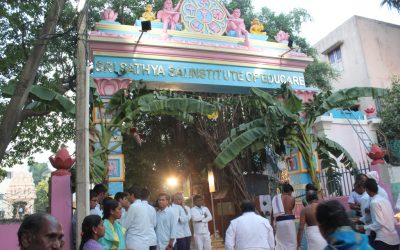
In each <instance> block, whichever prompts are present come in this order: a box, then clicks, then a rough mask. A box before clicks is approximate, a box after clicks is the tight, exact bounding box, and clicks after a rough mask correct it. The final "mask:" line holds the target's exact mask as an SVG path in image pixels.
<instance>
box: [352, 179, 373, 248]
mask: <svg viewBox="0 0 400 250" xmlns="http://www.w3.org/2000/svg"><path fill="white" fill-rule="evenodd" d="M354 191H355V192H357V194H359V195H360V197H361V198H360V211H361V217H360V218H359V221H360V222H362V223H363V224H364V225H368V224H371V223H372V220H371V214H370V212H369V202H370V200H371V197H369V195H368V193H367V192H366V191H365V181H359V182H356V183H355V184H354ZM367 210H368V211H367ZM365 234H366V235H368V238H370V234H371V231H370V230H365ZM372 241H373V240H372ZM372 241H371V240H370V243H372Z"/></svg>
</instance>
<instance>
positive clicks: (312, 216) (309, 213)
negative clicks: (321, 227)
mask: <svg viewBox="0 0 400 250" xmlns="http://www.w3.org/2000/svg"><path fill="white" fill-rule="evenodd" d="M317 206H318V201H313V202H312V203H311V204H308V206H307V207H305V208H304V215H305V221H306V223H307V226H317V225H318V221H317V216H316V214H317Z"/></svg>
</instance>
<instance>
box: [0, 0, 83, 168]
mask: <svg viewBox="0 0 400 250" xmlns="http://www.w3.org/2000/svg"><path fill="white" fill-rule="evenodd" d="M50 6H51V2H48V1H29V0H28V1H4V2H2V3H0V10H1V12H2V15H0V16H1V17H0V23H1V25H0V26H1V29H2V36H1V37H0V39H1V40H0V41H1V43H0V44H1V45H0V54H1V60H0V87H1V88H2V90H1V92H2V93H1V95H2V96H3V98H8V97H10V88H11V86H12V84H14V85H15V84H16V83H17V82H18V81H20V80H21V73H22V70H23V67H24V65H25V64H26V62H27V60H28V58H29V55H30V54H31V53H32V52H31V51H32V48H33V47H34V45H35V44H36V43H37V42H36V41H37V39H38V38H42V39H43V38H44V39H46V40H48V41H50V42H49V46H48V47H47V50H46V52H45V54H44V56H43V60H42V62H41V63H40V66H39V68H38V71H37V72H36V77H35V78H34V81H33V86H34V88H35V89H37V90H38V89H40V90H41V91H40V92H36V94H39V95H40V93H44V92H43V91H45V92H47V94H49V93H51V94H52V95H53V98H52V100H48V101H50V103H49V102H47V103H46V102H41V101H43V100H38V98H36V97H37V95H36V96H29V97H28V99H27V101H26V102H25V104H24V105H23V106H24V107H23V110H22V116H21V119H20V120H19V123H18V125H17V127H16V128H11V129H12V130H13V133H12V137H11V143H10V144H9V146H8V149H7V151H6V155H5V161H4V162H2V165H4V166H12V165H14V164H15V163H17V162H19V161H20V160H21V159H23V158H25V157H27V156H29V155H31V154H33V153H35V152H40V151H42V150H44V149H48V150H55V149H57V148H58V147H59V146H60V144H61V143H62V142H65V140H70V139H72V138H73V136H74V134H73V133H74V131H73V129H71V127H72V128H73V126H74V121H73V120H72V119H70V118H69V117H68V116H67V115H63V114H61V113H60V109H58V108H56V109H54V106H53V107H52V105H53V104H54V103H51V102H53V101H56V102H58V104H56V107H57V106H58V107H62V106H65V105H69V110H70V111H71V110H73V109H74V108H73V106H71V105H70V103H71V102H70V100H71V95H69V96H67V95H65V94H66V93H68V90H69V89H70V88H73V79H74V65H73V61H74V60H73V58H74V46H75V42H74V41H76V39H75V38H74V32H73V27H74V26H73V25H74V22H73V20H74V19H75V10H74V8H73V6H72V5H71V3H69V2H68V3H67V4H65V7H64V8H63V11H62V14H61V18H60V20H59V22H58V24H57V28H56V30H55V32H54V33H52V34H44V35H43V36H41V35H40V32H41V29H42V25H43V20H44V18H45V16H46V14H48V11H49V9H50ZM71 20H72V22H71ZM11 93H13V92H12V91H11ZM7 105H8V99H2V100H1V101H0V107H1V108H0V111H1V112H0V117H1V119H5V118H4V117H3V115H4V112H5V107H6V106H7ZM65 107H66V106H65ZM54 111H56V112H54ZM61 111H66V110H61ZM67 113H68V112H65V114H67ZM70 113H71V112H70ZM6 122H7V121H6Z"/></svg>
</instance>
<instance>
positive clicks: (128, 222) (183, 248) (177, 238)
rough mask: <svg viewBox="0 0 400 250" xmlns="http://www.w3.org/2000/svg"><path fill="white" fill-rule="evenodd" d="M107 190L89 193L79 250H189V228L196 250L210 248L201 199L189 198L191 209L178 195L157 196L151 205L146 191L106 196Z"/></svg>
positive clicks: (206, 212) (208, 215)
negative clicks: (87, 209) (112, 196)
mask: <svg viewBox="0 0 400 250" xmlns="http://www.w3.org/2000/svg"><path fill="white" fill-rule="evenodd" d="M106 193H107V189H106V187H105V186H103V185H101V184H98V185H96V186H95V187H94V188H93V190H90V215H89V216H87V217H86V218H85V220H84V221H83V223H82V240H81V244H80V249H81V250H89V249H90V250H93V249H134V250H141V249H143V250H149V249H150V250H156V249H162V250H165V249H175V250H189V249H190V245H191V238H192V232H191V229H190V226H189V223H190V222H191V223H192V226H193V239H194V245H195V248H196V249H199V250H203V249H204V250H208V249H211V238H210V232H209V230H208V222H209V221H211V220H212V215H211V213H210V211H209V209H208V208H207V207H205V206H203V197H202V196H201V195H195V196H194V197H193V203H194V206H193V207H192V208H189V207H188V206H186V205H185V204H184V196H183V194H182V193H176V194H175V195H173V197H172V199H171V198H170V196H169V195H168V194H166V193H160V194H159V195H158V197H157V201H156V203H155V204H151V203H150V202H149V197H150V192H149V190H148V189H146V188H135V187H132V188H129V189H128V190H127V192H126V193H125V192H119V193H116V194H115V196H114V198H111V197H106Z"/></svg>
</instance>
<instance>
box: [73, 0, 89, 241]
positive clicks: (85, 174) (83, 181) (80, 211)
mask: <svg viewBox="0 0 400 250" xmlns="http://www.w3.org/2000/svg"><path fill="white" fill-rule="evenodd" d="M79 4H83V8H82V10H81V11H80V12H79V10H78V12H79V20H78V51H77V55H76V57H77V79H76V85H77V87H76V215H77V218H76V248H77V249H79V244H80V241H81V236H80V232H81V226H82V221H83V219H84V218H85V217H86V216H87V215H88V214H89V67H88V66H87V64H88V63H87V62H88V58H86V56H87V55H88V53H87V48H86V34H87V26H86V23H87V3H86V0H80V1H79V3H78V6H79Z"/></svg>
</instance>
